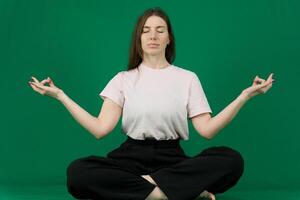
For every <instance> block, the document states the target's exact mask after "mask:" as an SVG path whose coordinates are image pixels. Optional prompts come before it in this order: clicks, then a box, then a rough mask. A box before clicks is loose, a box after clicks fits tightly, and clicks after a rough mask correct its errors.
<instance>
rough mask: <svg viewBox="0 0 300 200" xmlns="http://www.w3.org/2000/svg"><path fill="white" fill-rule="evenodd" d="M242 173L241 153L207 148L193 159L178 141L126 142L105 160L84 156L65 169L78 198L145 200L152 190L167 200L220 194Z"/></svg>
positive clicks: (221, 147) (73, 191)
mask: <svg viewBox="0 0 300 200" xmlns="http://www.w3.org/2000/svg"><path fill="white" fill-rule="evenodd" d="M243 171H244V160H243V158H242V156H241V155H240V153H238V152H237V151H236V150H233V149H231V148H229V147H225V146H219V147H216V146H215V147H210V148H207V149H205V150H203V151H202V152H201V153H199V154H198V155H196V156H193V157H189V156H187V155H185V153H184V151H183V149H182V148H181V146H180V143H179V139H178V140H159V141H158V140H135V139H132V138H130V137H128V138H127V140H126V141H125V142H123V143H122V144H121V145H120V146H119V147H118V148H116V149H114V150H113V151H111V152H109V153H108V154H107V156H106V157H102V156H95V155H92V156H88V157H84V158H79V159H77V160H75V161H73V162H72V163H71V164H70V165H69V166H68V168H67V188H68V191H69V193H70V194H71V195H72V196H73V197H75V198H78V199H93V200H145V199H146V197H147V196H148V195H149V194H150V193H151V192H152V190H153V189H154V188H155V187H156V186H155V185H153V184H151V183H150V182H148V181H147V180H145V179H144V178H143V177H141V175H150V176H151V177H152V179H153V180H154V181H155V182H156V184H157V186H158V187H159V188H160V189H161V190H162V191H163V192H164V193H165V194H166V196H167V197H168V199H169V200H195V199H196V198H197V197H198V196H199V194H200V193H201V192H203V191H204V190H207V191H209V192H211V193H213V194H216V193H223V192H225V191H226V190H228V189H229V188H231V187H232V186H234V185H235V184H236V183H237V182H238V180H239V179H240V177H241V176H242V174H243Z"/></svg>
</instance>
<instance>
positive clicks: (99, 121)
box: [58, 92, 122, 139]
mask: <svg viewBox="0 0 300 200" xmlns="http://www.w3.org/2000/svg"><path fill="white" fill-rule="evenodd" d="M58 100H59V101H60V102H61V103H62V104H63V105H64V106H65V107H66V108H67V110H68V111H69V112H70V113H71V115H72V116H73V117H74V119H75V120H76V121H77V122H78V123H79V124H80V125H81V126H83V127H84V128H85V129H86V130H88V131H89V132H90V133H91V134H92V135H94V136H95V137H96V138H97V139H100V138H102V137H104V136H105V135H107V134H108V133H110V132H111V131H112V130H113V129H114V127H115V126H116V125H117V123H118V121H119V118H120V116H121V113H122V109H121V107H120V106H119V105H117V104H115V103H114V102H113V101H111V100H110V99H108V98H105V100H104V102H103V105H102V108H101V111H100V113H99V116H98V118H96V117H94V116H92V115H90V114H89V113H88V112H87V111H85V110H84V109H83V108H81V107H80V106H79V105H78V104H76V103H75V102H74V101H73V100H72V99H70V98H69V97H68V96H67V95H66V94H65V93H64V92H61V93H60V94H59V95H58Z"/></svg>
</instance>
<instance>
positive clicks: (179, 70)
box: [173, 65, 197, 79]
mask: <svg viewBox="0 0 300 200" xmlns="http://www.w3.org/2000/svg"><path fill="white" fill-rule="evenodd" d="M173 69H174V72H176V73H178V74H179V75H181V76H183V77H186V78H187V79H193V78H195V77H197V74H196V73H195V72H193V71H191V70H189V69H186V68H183V67H181V66H178V65H173Z"/></svg>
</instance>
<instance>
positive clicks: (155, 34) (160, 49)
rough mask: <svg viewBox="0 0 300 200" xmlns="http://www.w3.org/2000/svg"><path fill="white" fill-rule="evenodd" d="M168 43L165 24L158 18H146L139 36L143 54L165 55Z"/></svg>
mask: <svg viewBox="0 0 300 200" xmlns="http://www.w3.org/2000/svg"><path fill="white" fill-rule="evenodd" d="M169 42H170V40H169V33H168V27H167V24H166V22H165V21H164V20H163V19H162V18H161V17H158V16H150V17H148V19H147V20H146V22H145V24H144V27H143V30H142V35H141V44H142V49H143V53H144V54H149V55H157V54H162V55H165V49H166V47H167V44H168V43H169Z"/></svg>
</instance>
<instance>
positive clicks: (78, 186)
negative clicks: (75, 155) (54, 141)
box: [67, 159, 87, 198]
mask: <svg viewBox="0 0 300 200" xmlns="http://www.w3.org/2000/svg"><path fill="white" fill-rule="evenodd" d="M85 170H86V169H85V163H84V161H83V160H82V159H77V160H75V161H73V162H71V163H70V165H69V166H68V168H67V189H68V192H69V193H70V194H72V195H73V196H74V197H76V198H83V197H81V194H83V191H84V190H86V188H87V186H86V178H85V177H84V174H85Z"/></svg>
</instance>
